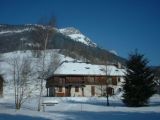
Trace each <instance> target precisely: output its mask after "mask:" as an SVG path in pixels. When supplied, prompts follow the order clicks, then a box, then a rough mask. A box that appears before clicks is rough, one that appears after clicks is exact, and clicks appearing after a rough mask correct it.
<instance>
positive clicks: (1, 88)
mask: <svg viewBox="0 0 160 120" xmlns="http://www.w3.org/2000/svg"><path fill="white" fill-rule="evenodd" d="M2 96H3V78H2V77H1V76H0V97H2Z"/></svg>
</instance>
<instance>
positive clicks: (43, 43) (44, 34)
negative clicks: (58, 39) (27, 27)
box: [33, 17, 55, 111]
mask: <svg viewBox="0 0 160 120" xmlns="http://www.w3.org/2000/svg"><path fill="white" fill-rule="evenodd" d="M41 23H42V25H39V26H37V28H36V30H35V33H34V34H33V39H34V41H35V42H36V44H38V48H37V49H38V50H40V51H41V54H42V56H41V60H40V61H41V62H40V63H39V64H41V69H40V71H39V72H40V73H41V74H40V76H39V78H40V94H39V99H38V111H40V110H41V102H42V99H41V97H42V94H43V82H44V80H45V79H46V64H45V61H46V50H47V45H48V41H49V40H50V39H51V38H52V37H53V35H54V33H55V29H53V27H54V26H55V19H54V18H53V17H52V18H51V19H50V20H49V21H47V22H44V19H43V21H42V22H41Z"/></svg>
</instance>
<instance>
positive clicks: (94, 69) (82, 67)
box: [54, 62, 125, 76]
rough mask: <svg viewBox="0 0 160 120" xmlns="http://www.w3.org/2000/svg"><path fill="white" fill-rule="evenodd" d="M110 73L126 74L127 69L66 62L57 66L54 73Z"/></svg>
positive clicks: (116, 74)
mask: <svg viewBox="0 0 160 120" xmlns="http://www.w3.org/2000/svg"><path fill="white" fill-rule="evenodd" d="M106 69H107V71H106ZM106 74H107V75H109V76H124V75H125V70H124V69H119V68H117V67H116V66H114V65H107V67H106V66H105V65H94V64H88V63H82V62H64V63H63V64H61V66H59V67H58V68H57V70H56V71H55V72H54V75H97V76H98V75H106Z"/></svg>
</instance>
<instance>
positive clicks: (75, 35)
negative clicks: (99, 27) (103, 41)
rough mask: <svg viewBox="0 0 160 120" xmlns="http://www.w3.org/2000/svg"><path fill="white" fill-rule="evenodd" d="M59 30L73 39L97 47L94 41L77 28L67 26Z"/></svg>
mask: <svg viewBox="0 0 160 120" xmlns="http://www.w3.org/2000/svg"><path fill="white" fill-rule="evenodd" d="M59 31H60V32H61V33H62V34H64V35H66V36H69V37H70V38H71V39H73V40H75V41H78V42H81V43H84V44H86V45H88V46H91V47H97V45H96V43H94V42H92V41H91V40H90V39H89V38H88V37H86V36H85V35H83V34H82V33H81V32H80V31H79V30H77V29H75V28H74V27H67V28H64V29H59Z"/></svg>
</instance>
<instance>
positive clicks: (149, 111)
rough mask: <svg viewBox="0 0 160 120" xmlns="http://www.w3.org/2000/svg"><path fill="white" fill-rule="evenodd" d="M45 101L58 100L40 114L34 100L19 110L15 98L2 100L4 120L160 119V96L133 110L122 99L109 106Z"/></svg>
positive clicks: (94, 100)
mask: <svg viewBox="0 0 160 120" xmlns="http://www.w3.org/2000/svg"><path fill="white" fill-rule="evenodd" d="M43 101H58V104H56V105H54V106H46V107H45V112H43V111H41V112H37V111H36V109H37V100H36V98H31V99H29V100H28V101H27V102H25V104H24V105H23V106H22V109H21V110H19V111H16V110H15V107H14V99H13V98H12V99H11V96H8V97H4V98H0V120H98V119H99V120H116V119H117V120H142V119H144V120H151V119H152V120H159V118H160V96H159V95H154V96H153V97H152V98H151V99H150V104H149V106H146V107H137V108H130V107H126V106H124V104H123V103H122V102H121V100H120V98H119V97H118V96H114V97H111V98H110V106H109V107H108V106H106V98H103V97H100V98H99V97H70V98H69V97H64V98H54V97H44V98H43Z"/></svg>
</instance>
